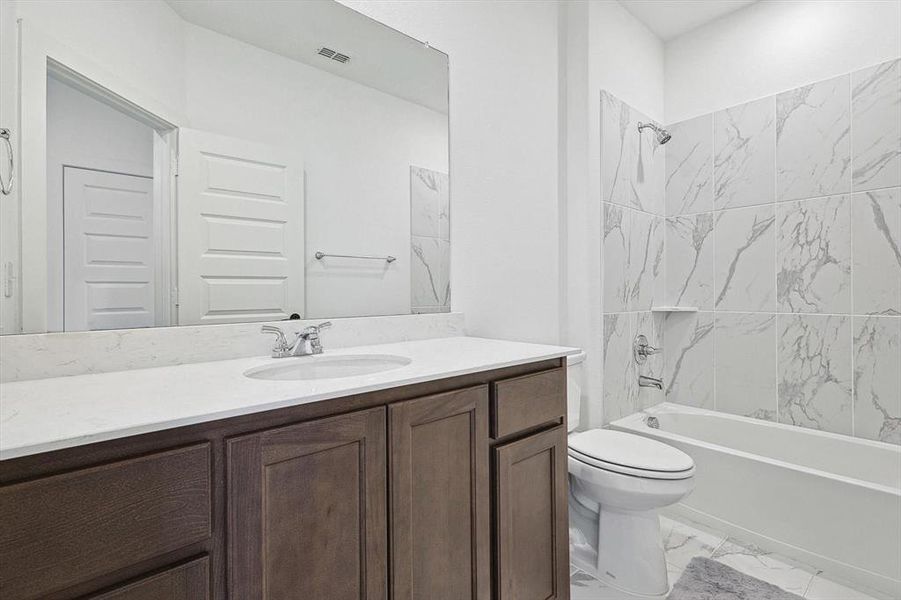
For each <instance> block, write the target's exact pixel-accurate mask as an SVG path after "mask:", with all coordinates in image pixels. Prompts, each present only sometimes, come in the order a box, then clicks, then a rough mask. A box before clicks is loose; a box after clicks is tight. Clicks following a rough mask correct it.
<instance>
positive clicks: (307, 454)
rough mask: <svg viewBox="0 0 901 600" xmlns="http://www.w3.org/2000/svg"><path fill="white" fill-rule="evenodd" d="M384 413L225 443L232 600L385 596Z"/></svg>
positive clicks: (294, 427) (357, 599) (318, 422)
mask: <svg viewBox="0 0 901 600" xmlns="http://www.w3.org/2000/svg"><path fill="white" fill-rule="evenodd" d="M385 435H386V432H385V409H384V408H381V407H380V408H373V409H370V410H363V411H358V412H353V413H349V414H346V415H340V416H337V417H331V418H326V419H317V420H315V421H310V422H307V423H299V424H297V425H290V426H288V427H281V428H278V429H272V430H269V431H264V432H262V433H256V434H251V435H247V436H241V437H237V438H233V439H229V440H227V442H226V454H227V458H226V461H227V464H228V475H227V477H228V498H227V502H228V531H229V538H228V583H229V586H228V589H229V594H230V596H231V597H232V598H260V599H262V600H276V599H277V600H303V599H305V598H331V599H333V600H383V599H384V598H386V592H387V576H388V569H387V539H386V532H387V526H386V516H387V513H386V506H385V493H386V481H385V473H386V466H385V460H386V453H385Z"/></svg>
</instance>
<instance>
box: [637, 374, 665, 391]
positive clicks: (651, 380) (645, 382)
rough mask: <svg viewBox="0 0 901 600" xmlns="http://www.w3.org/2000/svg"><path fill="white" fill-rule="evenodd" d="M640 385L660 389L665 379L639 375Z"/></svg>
mask: <svg viewBox="0 0 901 600" xmlns="http://www.w3.org/2000/svg"><path fill="white" fill-rule="evenodd" d="M638 387H652V388H657V389H658V390H662V389H663V380H662V379H657V378H656V377H648V376H647V375H639V376H638Z"/></svg>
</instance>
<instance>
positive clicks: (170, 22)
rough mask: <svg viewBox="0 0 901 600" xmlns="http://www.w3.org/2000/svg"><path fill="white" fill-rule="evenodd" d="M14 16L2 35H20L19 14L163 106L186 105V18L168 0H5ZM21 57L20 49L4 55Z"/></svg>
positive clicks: (177, 107)
mask: <svg viewBox="0 0 901 600" xmlns="http://www.w3.org/2000/svg"><path fill="white" fill-rule="evenodd" d="M4 4H11V5H12V11H11V12H12V15H13V18H12V19H10V20H9V21H5V20H4V23H3V30H2V31H0V37H2V38H6V39H12V40H15V39H16V37H17V36H16V33H15V19H17V18H20V19H24V20H25V21H26V22H27V23H28V24H29V25H31V26H33V27H36V28H38V30H39V31H41V32H42V33H44V34H46V35H47V36H49V37H52V38H54V39H56V40H58V41H59V42H61V43H62V44H65V45H66V46H68V47H69V48H71V49H73V50H75V51H77V52H79V53H81V54H83V55H84V56H87V57H91V58H95V57H98V58H99V57H102V60H98V61H97V62H102V65H101V66H102V67H104V68H105V69H106V70H107V71H108V72H110V73H113V74H115V75H116V77H117V78H119V79H121V80H122V81H123V82H124V83H125V84H127V85H129V86H131V87H133V88H136V89H139V90H141V91H143V92H146V93H147V94H148V95H149V96H151V97H153V98H154V99H156V100H157V101H158V102H159V103H160V104H162V105H163V106H166V107H169V108H170V109H173V110H178V109H180V108H181V106H182V105H183V104H184V97H185V92H184V66H183V65H184V52H185V48H184V33H183V26H184V22H183V21H182V20H181V18H179V17H178V15H176V14H175V11H173V10H172V9H171V8H170V7H169V5H168V4H166V3H165V2H147V1H146V0H117V1H116V2H108V1H106V0H79V1H78V2H58V1H54V0H4ZM3 60H4V70H5V69H6V68H7V67H6V64H7V62H14V61H15V54H13V55H12V56H8V57H6V56H5V57H4V59H3Z"/></svg>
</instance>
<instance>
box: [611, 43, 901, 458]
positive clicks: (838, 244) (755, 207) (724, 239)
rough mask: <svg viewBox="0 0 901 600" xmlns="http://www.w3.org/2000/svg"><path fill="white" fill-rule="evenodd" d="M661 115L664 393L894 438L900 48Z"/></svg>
mask: <svg viewBox="0 0 901 600" xmlns="http://www.w3.org/2000/svg"><path fill="white" fill-rule="evenodd" d="M668 129H669V130H670V131H671V133H672V135H673V137H672V140H671V141H670V142H669V143H668V144H667V145H666V146H664V147H663V149H664V150H665V156H666V184H665V202H664V206H665V211H666V217H665V221H666V224H665V240H666V252H665V269H664V270H665V284H664V290H665V291H664V294H665V298H666V304H673V305H681V306H694V307H697V308H698V309H699V312H696V313H671V314H669V315H668V316H667V318H666V320H665V324H664V327H663V328H664V332H665V338H666V346H667V347H666V355H665V360H664V362H665V367H664V381H665V383H666V398H667V400H669V401H672V402H678V403H682V404H688V405H692V406H699V407H703V408H711V409H715V410H720V411H724V412H728V413H734V414H739V415H745V416H751V417H756V418H761V419H767V420H771V421H778V422H780V423H788V424H793V425H799V426H802V427H810V428H814V429H821V430H824V431H831V432H837V433H844V434H852V435H855V436H857V437H862V438H868V439H874V440H882V441H886V442H893V443H901V61H899V60H895V61H891V62H887V63H883V64H880V65H876V66H874V67H871V68H867V69H863V70H860V71H856V72H854V73H850V74H847V75H843V76H840V77H836V78H833V79H829V80H826V81H821V82H818V83H815V84H812V85H808V86H804V87H801V88H798V89H795V90H791V91H787V92H784V93H781V94H777V95H775V96H771V97H768V98H764V99H761V100H755V101H753V102H749V103H747V104H743V105H740V106H736V107H732V108H728V109H726V110H721V111H718V112H716V113H713V114H707V115H703V116H700V117H697V118H694V119H690V120H688V121H683V122H681V123H676V124H674V125H672V126H670V127H669V128H668ZM605 231H606V228H605ZM608 260H609V259H608ZM605 300H606V297H605ZM605 317H606V315H605ZM605 329H606V328H605Z"/></svg>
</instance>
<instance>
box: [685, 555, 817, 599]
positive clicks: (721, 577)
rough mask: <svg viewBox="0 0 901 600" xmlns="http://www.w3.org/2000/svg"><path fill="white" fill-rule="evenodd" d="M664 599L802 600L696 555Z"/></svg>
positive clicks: (799, 597)
mask: <svg viewBox="0 0 901 600" xmlns="http://www.w3.org/2000/svg"><path fill="white" fill-rule="evenodd" d="M668 600H802V598H801V596H798V595H795V594H791V593H789V592H786V591H785V590H783V589H782V588H778V587H776V586H775V585H772V584H769V583H767V582H765V581H760V580H759V579H757V578H755V577H751V576H750V575H745V574H744V573H739V572H738V571H736V570H735V569H733V568H732V567H727V566H726V565H724V564H722V563H718V562H716V561H715V560H710V559H709V558H703V557H700V556H696V557H694V558H693V559H691V562H690V563H688V567H686V569H685V571H684V572H683V573H682V576H681V577H680V578H679V581H677V582H676V585H674V586H673V591H672V592H670V595H669V597H668Z"/></svg>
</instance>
